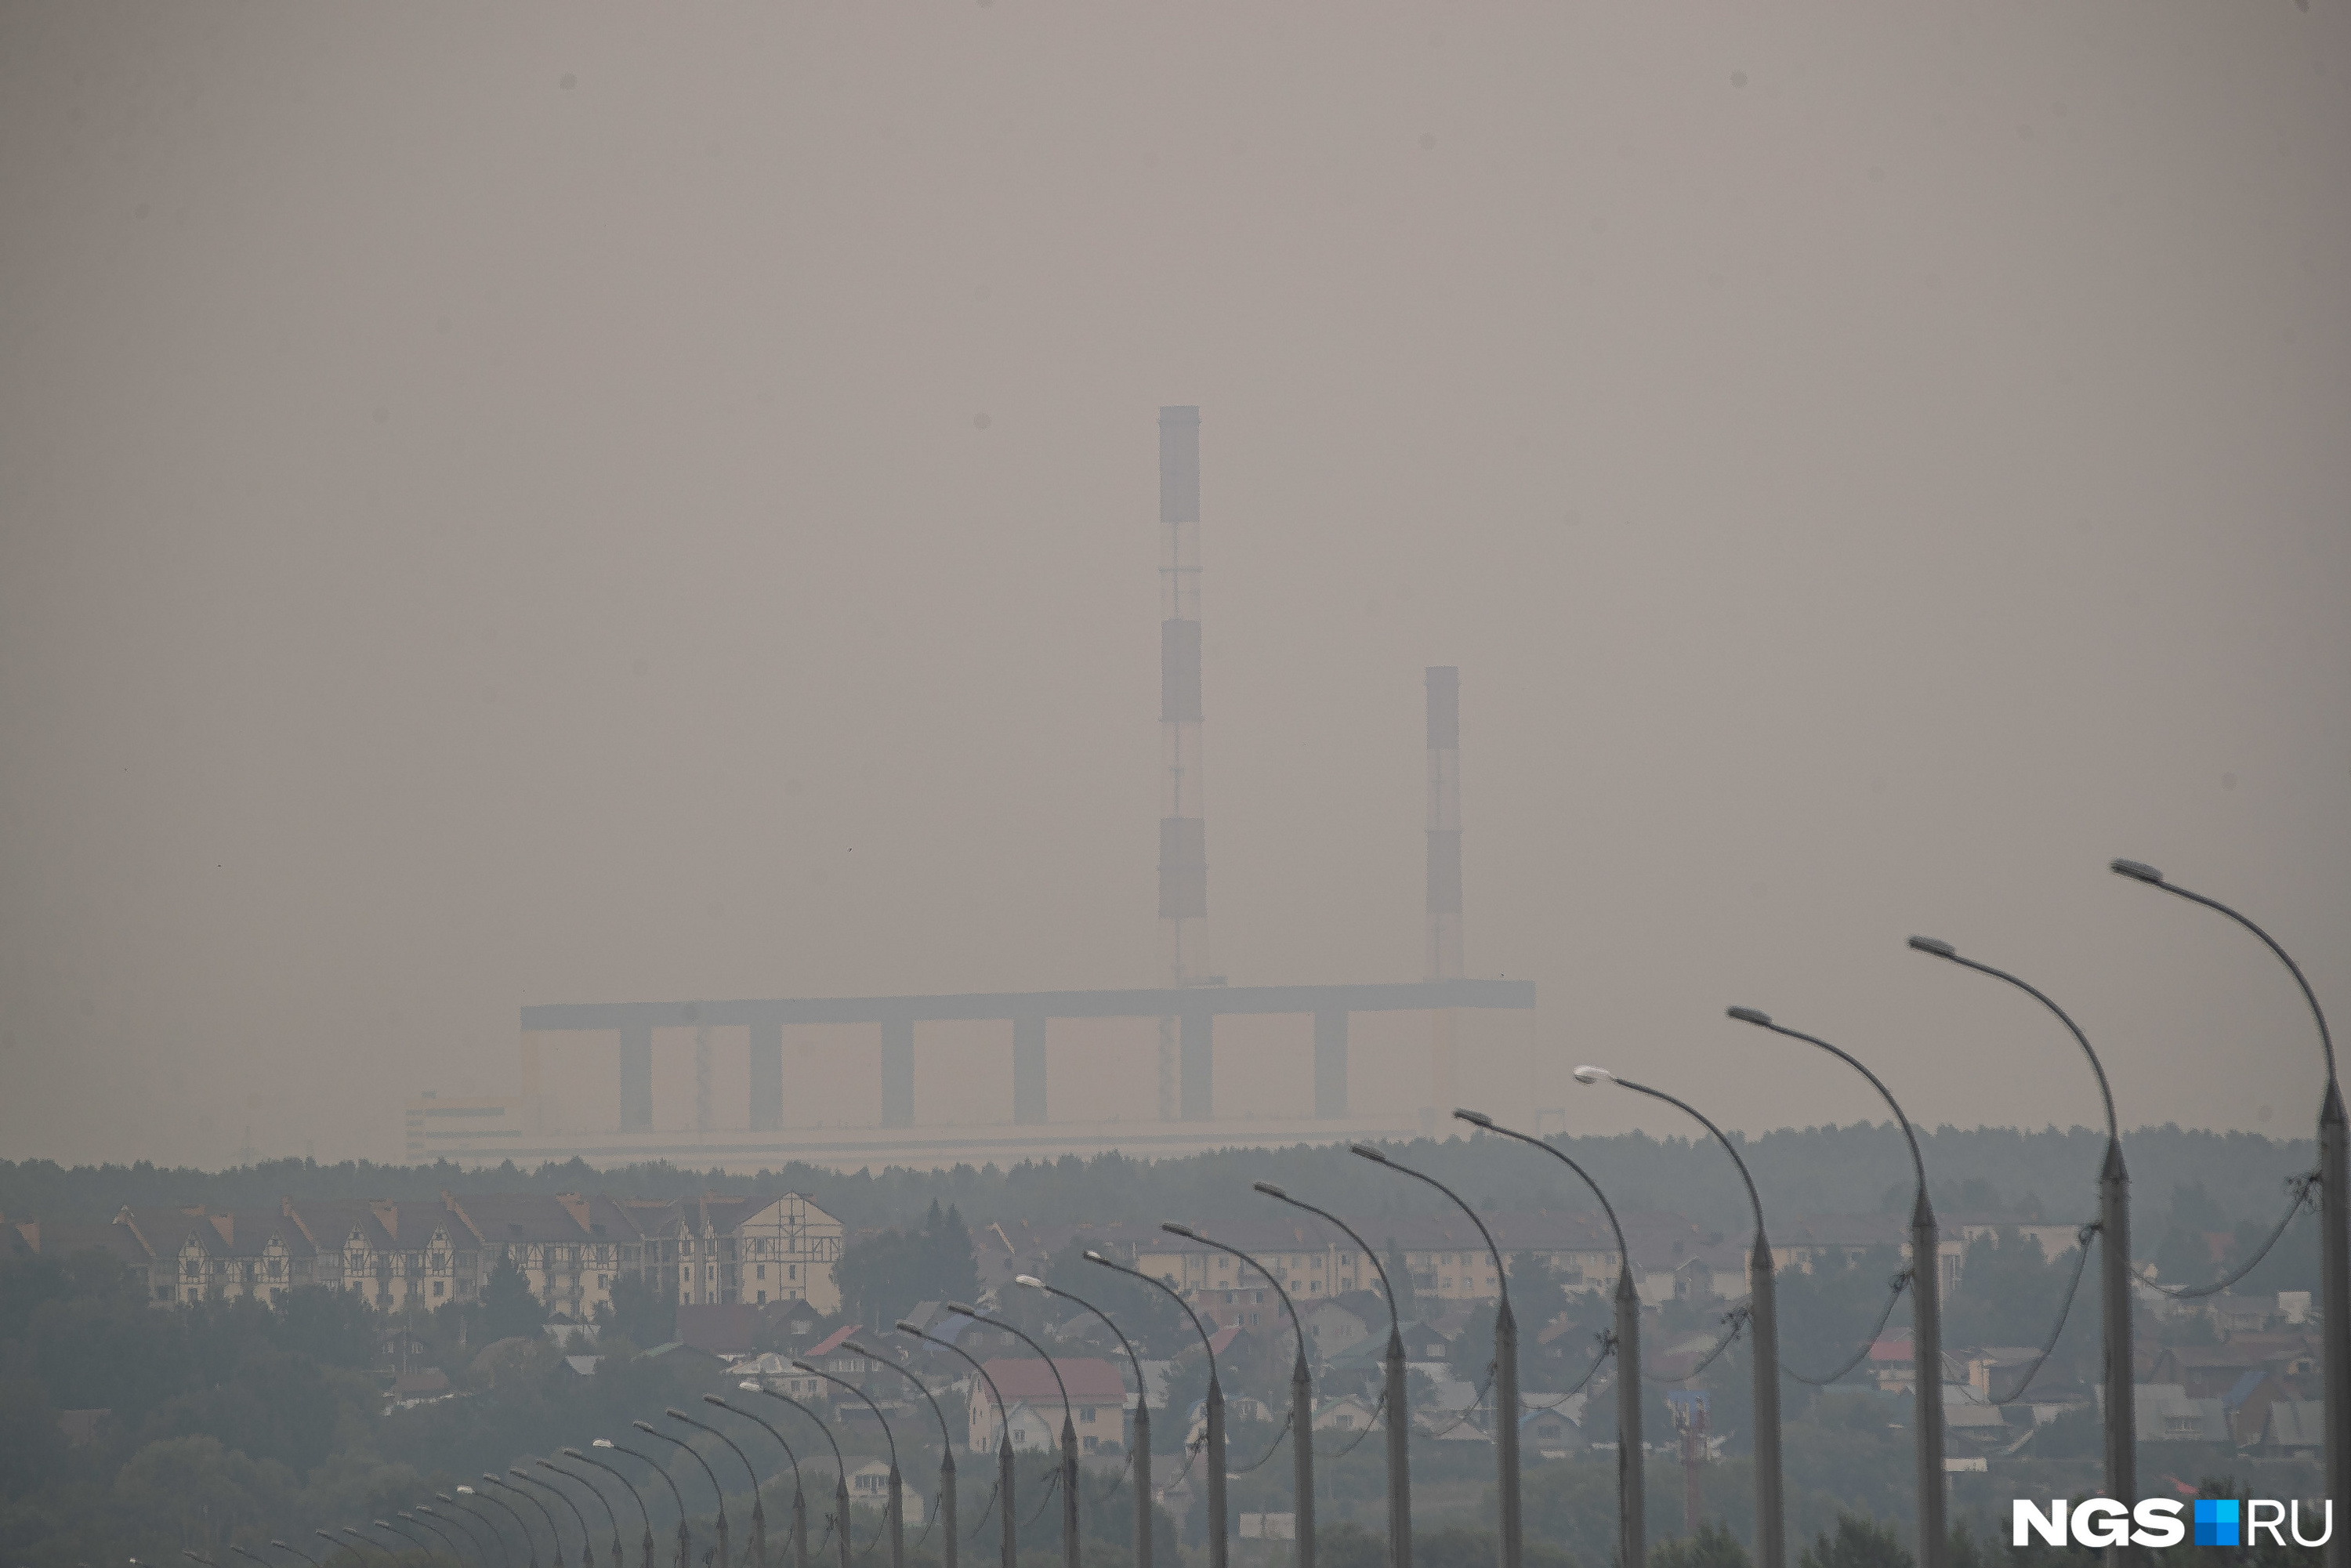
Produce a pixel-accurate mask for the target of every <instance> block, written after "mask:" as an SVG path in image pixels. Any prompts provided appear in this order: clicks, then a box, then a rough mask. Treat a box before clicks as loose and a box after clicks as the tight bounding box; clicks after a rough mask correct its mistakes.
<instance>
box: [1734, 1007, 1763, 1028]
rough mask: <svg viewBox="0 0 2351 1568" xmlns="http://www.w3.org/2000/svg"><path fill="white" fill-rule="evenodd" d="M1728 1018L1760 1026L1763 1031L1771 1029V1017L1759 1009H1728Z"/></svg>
mask: <svg viewBox="0 0 2351 1568" xmlns="http://www.w3.org/2000/svg"><path fill="white" fill-rule="evenodd" d="M1729 1016H1730V1017H1732V1018H1735V1019H1738V1020H1739V1021H1740V1023H1751V1024H1760V1025H1761V1026H1762V1027H1763V1028H1765V1029H1770V1028H1771V1014H1770V1013H1767V1012H1764V1011H1762V1010H1761V1009H1756V1008H1732V1009H1729Z"/></svg>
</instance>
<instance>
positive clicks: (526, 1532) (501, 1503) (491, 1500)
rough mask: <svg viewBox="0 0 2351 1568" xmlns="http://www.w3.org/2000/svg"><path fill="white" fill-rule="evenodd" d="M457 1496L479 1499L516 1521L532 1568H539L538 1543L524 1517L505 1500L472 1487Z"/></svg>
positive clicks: (484, 1516) (485, 1516) (458, 1490)
mask: <svg viewBox="0 0 2351 1568" xmlns="http://www.w3.org/2000/svg"><path fill="white" fill-rule="evenodd" d="M457 1495H458V1496H459V1497H474V1498H479V1499H481V1500H483V1501H484V1502H486V1503H488V1504H490V1505H491V1506H492V1507H494V1508H496V1510H497V1511H499V1512H500V1513H503V1514H505V1515H506V1516H507V1518H508V1519H511V1520H513V1521H515V1528H516V1529H517V1530H518V1531H522V1543H523V1547H524V1549H525V1550H527V1551H528V1552H529V1553H530V1568H538V1542H536V1541H533V1540H532V1539H531V1538H530V1526H529V1525H528V1524H526V1523H524V1522H523V1517H522V1515H520V1514H518V1513H517V1512H516V1511H514V1510H513V1509H511V1508H508V1507H507V1504H506V1501H505V1500H504V1499H502V1498H496V1497H492V1496H491V1495H490V1494H489V1493H488V1492H486V1491H476V1490H474V1489H473V1488H472V1487H459V1488H458V1489H457ZM482 1517H483V1518H485V1519H487V1518H488V1517H489V1516H488V1515H487V1514H484V1515H483V1516H482Z"/></svg>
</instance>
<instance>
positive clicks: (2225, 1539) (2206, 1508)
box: [2196, 1497, 2237, 1546]
mask: <svg viewBox="0 0 2351 1568" xmlns="http://www.w3.org/2000/svg"><path fill="white" fill-rule="evenodd" d="M2196 1544H2197V1545H2199V1546H2234V1545H2236V1544H2237V1503H2236V1500H2235V1499H2233V1498H2209V1497H2199V1498H2198V1499H2197V1500H2196Z"/></svg>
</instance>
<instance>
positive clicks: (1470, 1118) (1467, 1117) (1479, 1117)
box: [1453, 1105, 1494, 1127]
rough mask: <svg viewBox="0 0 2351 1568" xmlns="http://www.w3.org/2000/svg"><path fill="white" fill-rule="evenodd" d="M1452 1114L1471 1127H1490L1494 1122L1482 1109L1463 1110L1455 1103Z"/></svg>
mask: <svg viewBox="0 0 2351 1568" xmlns="http://www.w3.org/2000/svg"><path fill="white" fill-rule="evenodd" d="M1453 1114H1454V1116H1455V1117H1456V1118H1457V1119H1458V1120H1460V1121H1464V1122H1467V1123H1468V1124H1470V1125H1471V1126H1473V1127H1490V1126H1492V1125H1493V1124H1494V1118H1493V1117H1491V1116H1489V1115H1488V1114H1486V1113H1485V1112H1483V1111H1465V1110H1463V1109H1462V1108H1461V1107H1460V1106H1458V1105H1456V1106H1455V1107H1453Z"/></svg>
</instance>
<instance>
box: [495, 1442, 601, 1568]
mask: <svg viewBox="0 0 2351 1568" xmlns="http://www.w3.org/2000/svg"><path fill="white" fill-rule="evenodd" d="M534 1462H536V1461H534ZM507 1474H508V1475H510V1476H512V1477H514V1479H517V1480H518V1481H520V1482H522V1484H523V1485H525V1486H527V1487H537V1488H538V1490H540V1491H543V1492H547V1493H549V1495H551V1496H552V1497H553V1498H554V1499H555V1500H556V1501H558V1502H559V1503H561V1504H562V1505H563V1506H564V1507H565V1508H566V1509H568V1510H569V1511H570V1513H571V1518H572V1520H573V1521H574V1522H575V1523H577V1524H578V1525H579V1526H580V1568H596V1538H595V1537H594V1536H592V1535H590V1534H589V1533H588V1516H587V1515H586V1514H584V1513H582V1512H580V1505H579V1504H578V1503H576V1502H573V1501H572V1500H571V1499H570V1496H569V1494H568V1493H566V1492H565V1491H564V1490H563V1489H562V1488H561V1487H559V1486H552V1485H550V1484H549V1483H548V1482H546V1481H543V1480H540V1479H538V1477H537V1476H535V1475H532V1474H531V1473H530V1472H529V1471H528V1470H526V1469H522V1468H521V1467H520V1466H518V1465H509V1466H507ZM555 1549H556V1551H557V1552H561V1551H562V1550H563V1541H562V1538H561V1537H560V1536H559V1537H557V1539H556V1542H555Z"/></svg>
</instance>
